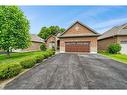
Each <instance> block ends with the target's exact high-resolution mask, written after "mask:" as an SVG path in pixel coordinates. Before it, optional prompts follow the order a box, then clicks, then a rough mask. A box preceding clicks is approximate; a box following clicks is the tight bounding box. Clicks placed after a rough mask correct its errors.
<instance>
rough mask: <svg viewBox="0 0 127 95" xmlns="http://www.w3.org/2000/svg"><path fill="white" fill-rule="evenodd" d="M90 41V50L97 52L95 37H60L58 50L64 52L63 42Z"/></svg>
mask: <svg viewBox="0 0 127 95" xmlns="http://www.w3.org/2000/svg"><path fill="white" fill-rule="evenodd" d="M72 41H90V52H95V53H96V52H97V37H80V38H61V39H60V52H65V42H72Z"/></svg>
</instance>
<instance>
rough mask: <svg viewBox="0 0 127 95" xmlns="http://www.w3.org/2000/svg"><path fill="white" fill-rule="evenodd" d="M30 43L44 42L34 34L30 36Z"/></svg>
mask: <svg viewBox="0 0 127 95" xmlns="http://www.w3.org/2000/svg"><path fill="white" fill-rule="evenodd" d="M31 41H33V42H44V39H42V38H40V37H39V36H37V35H35V34H31Z"/></svg>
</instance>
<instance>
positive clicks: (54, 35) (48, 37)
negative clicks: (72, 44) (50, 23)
mask: <svg viewBox="0 0 127 95" xmlns="http://www.w3.org/2000/svg"><path fill="white" fill-rule="evenodd" d="M50 37H55V35H50V36H49V37H48V38H47V39H45V41H47V40H48V39H49V38H50Z"/></svg>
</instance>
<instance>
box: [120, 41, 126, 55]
mask: <svg viewBox="0 0 127 95" xmlns="http://www.w3.org/2000/svg"><path fill="white" fill-rule="evenodd" d="M121 47H122V48H121V51H120V53H122V54H127V41H121Z"/></svg>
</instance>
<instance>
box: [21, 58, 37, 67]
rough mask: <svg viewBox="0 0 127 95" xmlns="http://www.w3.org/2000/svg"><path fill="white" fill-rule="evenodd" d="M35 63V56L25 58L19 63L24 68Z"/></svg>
mask: <svg viewBox="0 0 127 95" xmlns="http://www.w3.org/2000/svg"><path fill="white" fill-rule="evenodd" d="M35 64H36V59H35V58H27V59H25V60H23V61H21V62H20V65H21V66H22V67H23V68H24V69H27V68H31V67H33V66H34V65H35Z"/></svg>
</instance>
